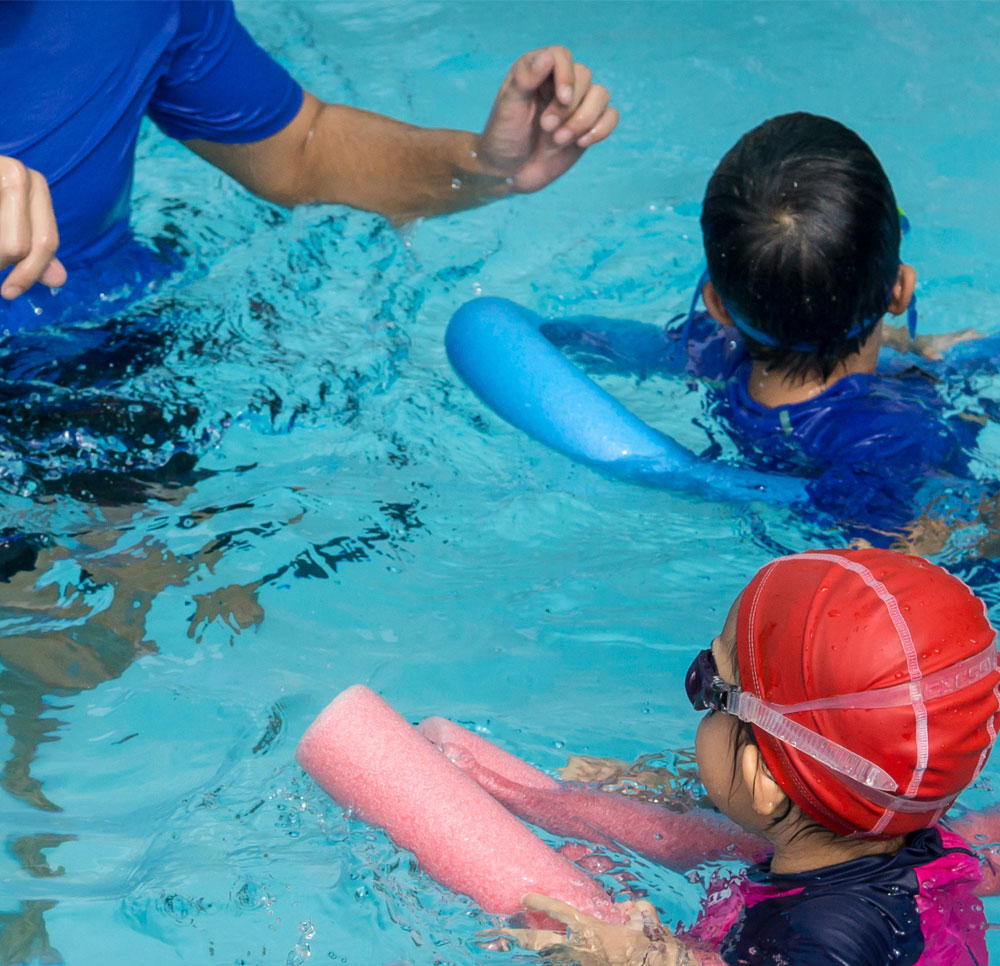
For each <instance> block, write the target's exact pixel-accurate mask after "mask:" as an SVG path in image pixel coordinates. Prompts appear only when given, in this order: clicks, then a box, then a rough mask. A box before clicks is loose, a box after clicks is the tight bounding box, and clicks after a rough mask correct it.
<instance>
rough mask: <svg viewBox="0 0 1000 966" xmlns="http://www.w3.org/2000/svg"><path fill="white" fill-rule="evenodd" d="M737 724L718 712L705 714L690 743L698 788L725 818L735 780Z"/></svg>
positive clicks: (732, 719)
mask: <svg viewBox="0 0 1000 966" xmlns="http://www.w3.org/2000/svg"><path fill="white" fill-rule="evenodd" d="M737 724H738V722H737V721H736V719H735V718H733V717H731V716H730V715H727V714H722V713H721V712H718V711H717V712H715V713H713V714H706V715H705V717H704V718H702V719H701V723H700V724H699V725H698V731H697V734H696V735H695V739H694V753H695V758H696V760H697V762H698V771H699V773H700V775H701V781H702V784H703V785H704V786H705V791H706V793H707V794H708V797H709V798H710V799H711V800H712V803H713V804H714V805H715V807H716V808H718V809H719V810H720V811H722V812H723V813H725V814H726V815H729V800H730V797H731V795H732V790H733V785H734V778H735V777H736V773H735V768H736V728H737ZM732 817H734V816H731V815H730V818H732Z"/></svg>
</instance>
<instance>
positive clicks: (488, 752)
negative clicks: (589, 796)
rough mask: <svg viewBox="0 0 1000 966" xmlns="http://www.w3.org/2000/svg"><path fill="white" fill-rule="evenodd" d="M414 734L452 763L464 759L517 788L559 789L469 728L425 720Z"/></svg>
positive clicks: (532, 766)
mask: <svg viewBox="0 0 1000 966" xmlns="http://www.w3.org/2000/svg"><path fill="white" fill-rule="evenodd" d="M417 731H419V732H420V733H421V734H422V735H423V736H424V737H425V738H426V739H427V740H428V741H430V742H431V743H432V744H435V745H437V746H438V748H439V749H440V750H441V752H443V754H444V756H445V757H446V758H448V759H449V760H451V761H456V760H457V759H458V758H460V757H461V756H463V755H465V756H468V757H469V758H472V759H473V760H474V761H475V762H476V763H477V764H479V765H481V766H482V767H483V768H488V769H489V770H490V771H492V772H495V773H496V774H497V775H502V776H503V777H504V778H506V779H507V780H508V781H512V782H514V783H515V784H517V785H523V786H524V787H526V788H542V789H547V790H548V791H556V789H558V788H560V787H561V786H560V784H559V782H557V781H556V780H555V779H554V778H553V777H552V776H551V775H546V774H545V772H543V771H542V770H541V769H540V768H536V767H535V766H534V765H529V764H528V763H527V762H526V761H522V760H521V759H520V758H518V757H516V756H515V755H512V754H510V753H509V752H506V751H503V750H502V749H500V748H498V747H497V746H496V745H494V744H493V743H492V742H490V741H487V740H486V739H485V738H483V737H481V736H479V735H477V734H476V733H475V732H474V731H469V730H468V728H463V727H462V726H461V725H458V724H455V722H454V721H449V720H448V719H447V718H424V720H423V721H421V722H420V724H418V725H417Z"/></svg>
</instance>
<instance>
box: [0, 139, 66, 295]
mask: <svg viewBox="0 0 1000 966" xmlns="http://www.w3.org/2000/svg"><path fill="white" fill-rule="evenodd" d="M58 247H59V230H58V228H57V227H56V218H55V215H54V214H53V211H52V197H51V196H50V194H49V185H48V182H47V181H46V180H45V178H44V177H43V176H42V175H41V174H39V173H38V172H37V171H33V170H32V169H31V168H28V167H26V166H25V165H23V164H21V162H20V161H18V160H17V159H16V158H9V157H5V156H0V273H2V272H3V270H4V269H6V268H7V267H8V266H13V267H12V268H11V269H10V272H9V273H8V275H7V277H6V278H5V279H4V280H3V284H2V286H0V296H2V297H3V298H5V299H15V298H17V297H18V296H19V295H20V294H21V293H22V292H24V291H26V290H27V289H29V288H30V287H31V286H32V285H34V284H35V282H39V281H40V282H42V283H43V284H44V285H51V286H58V285H62V284H63V282H65V281H66V269H65V268H63V266H62V262H60V261H59V259H58V258H56V257H55V254H56V249H58Z"/></svg>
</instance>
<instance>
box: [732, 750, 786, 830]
mask: <svg viewBox="0 0 1000 966" xmlns="http://www.w3.org/2000/svg"><path fill="white" fill-rule="evenodd" d="M740 765H741V767H742V769H743V781H744V783H745V784H746V787H747V791H748V792H749V793H750V801H751V803H752V805H753V810H754V811H755V812H756V813H757V814H758V815H763V816H768V815H773V814H774V813H775V812H776V811H777V810H778V809H779V808H780V807H781V806H782V805H783V804H784V803H785V802H786V801H787V800H788V796H787V795H786V794H785V793H784V792H783V791H782V790H781V786H780V785H779V784H778V783H777V782H776V781H775V780H774V778H772V777H771V772H770V771H769V770H768V767H767V765H766V764H765V763H764V759H763V758H762V757H761V754H760V749H759V748H758V747H757V746H756V745H744V747H743V757H742V760H741V762H740Z"/></svg>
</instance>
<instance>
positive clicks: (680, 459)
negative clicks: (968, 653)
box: [445, 298, 807, 504]
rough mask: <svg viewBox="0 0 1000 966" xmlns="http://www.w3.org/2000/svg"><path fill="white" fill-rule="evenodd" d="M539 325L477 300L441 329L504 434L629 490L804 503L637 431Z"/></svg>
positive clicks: (774, 484)
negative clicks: (511, 431) (508, 428)
mask: <svg viewBox="0 0 1000 966" xmlns="http://www.w3.org/2000/svg"><path fill="white" fill-rule="evenodd" d="M546 321H547V320H546V319H544V318H542V317H541V316H539V315H536V314H535V313H534V312H531V311H529V310H528V309H526V308H524V307H522V306H520V305H518V304H517V303H515V302H511V301H509V300H508V299H502V298H480V299H475V300H474V301H471V302H467V303H466V304H465V305H463V306H462V307H461V308H460V309H459V310H458V311H457V312H456V313H455V315H454V316H453V317H452V320H451V322H450V323H449V325H448V330H447V332H446V334H445V348H446V350H447V352H448V359H449V360H450V362H451V364H452V366H453V367H454V369H455V371H456V372H457V373H458V375H459V376H460V377H461V378H462V380H463V381H464V382H465V383H466V384H467V385H468V386H469V388H470V389H472V391H473V392H474V393H475V394H476V395H477V396H479V398H480V399H482V401H483V402H484V403H486V405H487V406H489V407H490V408H491V409H492V410H494V412H496V413H497V414H498V415H499V416H502V417H503V418H504V419H505V420H507V422H509V423H510V424H511V425H513V426H515V427H517V428H518V429H521V430H523V431H524V432H526V433H528V434H529V435H531V436H534V437H535V439H537V440H539V441H540V442H542V443H545V445H546V446H549V447H551V448H552V449H554V450H557V451H558V452H560V453H563V454H564V455H566V456H569V457H570V458H571V459H574V460H577V461H578V462H581V463H584V464H586V465H588V466H591V467H594V468H595V469H598V470H600V471H602V472H604V473H607V474H609V475H611V476H614V477H618V478H620V479H624V480H628V481H630V482H634V483H641V484H644V485H647V486H653V487H662V488H669V489H677V490H687V491H690V492H694V493H697V494H703V495H704V494H711V495H712V496H714V497H721V498H722V499H727V500H737V501H747V500H768V501H770V502H777V503H782V504H793V503H801V502H805V501H806V499H807V496H806V481H805V480H803V479H800V478H798V477H790V476H777V475H775V476H771V475H768V474H764V473H759V472H757V471H756V470H751V469H745V468H741V467H736V466H732V465H730V464H727V463H721V462H718V461H715V460H709V459H703V458H701V457H699V456H696V455H695V454H694V453H692V452H691V451H690V450H688V449H686V448H685V447H683V446H681V445H680V444H679V443H677V442H676V441H675V440H673V439H671V438H670V437H669V436H667V435H665V434H664V433H661V432H660V431H659V430H656V429H653V427H652V426H649V425H647V424H646V423H644V422H643V421H642V420H641V419H639V418H638V416H636V415H635V414H634V413H632V412H630V411H629V410H628V409H626V408H625V406H623V405H622V404H621V403H620V402H619V401H618V400H617V399H615V398H614V397H613V396H612V395H610V394H609V393H607V392H605V390H603V389H602V388H601V387H600V386H598V385H597V384H596V383H595V382H594V381H593V380H592V379H591V378H590V377H589V376H587V375H586V374H585V373H583V372H582V371H581V370H580V369H578V368H577V367H576V366H575V365H573V363H572V362H570V361H569V360H568V359H567V358H566V357H565V356H564V355H563V354H562V352H560V351H559V349H557V348H556V347H555V346H554V345H553V344H552V343H551V342H550V341H549V340H548V339H547V338H546V337H545V334H544V333H543V331H542V326H543V325H544V324H545V323H546ZM651 328H652V327H651Z"/></svg>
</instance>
